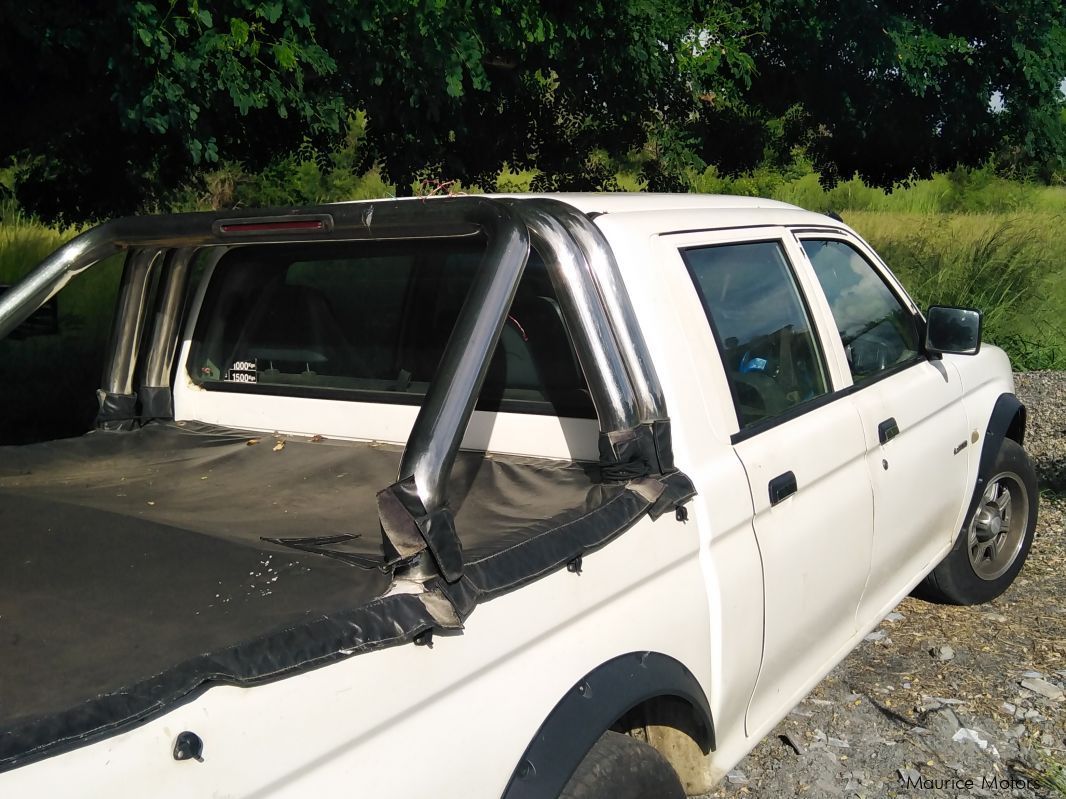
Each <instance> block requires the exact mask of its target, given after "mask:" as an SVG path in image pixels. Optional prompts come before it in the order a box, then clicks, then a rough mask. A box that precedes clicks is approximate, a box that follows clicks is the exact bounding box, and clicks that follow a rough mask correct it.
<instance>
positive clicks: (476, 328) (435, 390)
mask: <svg viewBox="0 0 1066 799" xmlns="http://www.w3.org/2000/svg"><path fill="white" fill-rule="evenodd" d="M461 199H470V200H473V199H474V198H461ZM473 210H474V213H472V214H470V216H469V218H470V219H471V221H476V222H477V223H479V224H480V225H481V226H482V228H483V229H484V230H486V231H487V232H488V233H489V245H488V250H487V251H486V252H485V255H484V256H483V258H482V261H481V266H480V267H479V268H478V271H477V274H476V275H475V277H474V283H473V285H471V287H470V289H469V292H468V293H467V295H466V299H465V300H464V302H463V307H462V309H461V310H460V311H459V318H458V319H457V320H456V322H455V327H454V328H453V329H452V332H451V335H450V336H449V337H448V343H447V344H446V345H445V347H444V354H443V355H442V356H441V361H440V365H439V366H438V367H437V374H436V376H435V377H434V379H433V380H432V381H431V383H430V386H429V391H428V392H427V394H426V398H425V400H424V401H423V402H422V407H421V408H420V409H419V411H418V416H417V417H416V418H415V424H414V427H413V428H412V429H411V434H410V436H408V438H407V445H406V446H405V447H404V451H403V456H402V458H401V459H400V472H399V475H398V478H397V479H398V481H403V480H405V479H407V478H408V477H413V478H414V480H415V486H416V487H417V490H418V496H419V499H421V500H422V504H423V505H424V506H425V508H426V510H427V511H430V512H432V511H434V510H435V509H437V508H440V507H443V506H444V505H445V503H446V500H447V496H446V495H447V488H446V487H447V482H448V476H449V474H451V470H452V464H453V463H454V462H455V456H456V455H457V454H458V452H459V444H460V443H461V442H462V439H463V435H464V433H465V432H466V428H467V424H468V423H469V421H470V415H471V413H473V411H474V404H475V403H476V402H477V398H478V395H479V394H480V393H481V386H482V384H483V383H484V382H485V375H486V374H487V373H488V370H489V361H490V360H491V358H492V351H493V350H494V349H495V348H496V344H497V342H498V341H499V340H500V333H501V332H502V331H503V326H504V324H505V323H506V321H507V314H508V312H509V311H510V308H511V301H512V300H513V299H514V295H515V291H516V290H517V289H518V281H519V280H520V279H521V277H522V272H523V271H524V270H525V268H526V261H527V260H528V259H529V234H528V233H527V232H526V229H525V226H524V225H522V224H521V223H520V222H519V220H518V218H517V217H516V216H515V214H514V213H513V212H512V211H511V209H510V208H508V207H507V206H506V205H504V204H503V203H500V202H496V201H492V200H482V201H481V202H480V203H477V204H476V205H474V206H473Z"/></svg>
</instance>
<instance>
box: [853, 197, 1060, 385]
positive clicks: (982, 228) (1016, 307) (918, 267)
mask: <svg viewBox="0 0 1066 799" xmlns="http://www.w3.org/2000/svg"><path fill="white" fill-rule="evenodd" d="M843 217H844V220H845V221H846V222H848V223H849V224H850V225H852V227H854V228H855V229H856V230H857V231H859V233H860V234H861V235H863V236H864V237H865V238H866V239H867V240H868V241H869V242H870V243H871V244H872V245H873V247H874V249H875V250H877V252H878V253H879V254H880V255H881V256H882V257H883V258H884V259H885V261H886V262H887V263H888V264H889V266H891V267H892V269H893V271H895V272H896V274H897V275H898V276H899V277H900V279H901V280H902V281H903V282H904V284H905V285H906V286H907V287H908V289H909V291H910V292H911V294H912V295H913V296H914V298H915V300H916V301H917V302H919V303H920V304H922V305H923V306H928V305H932V304H940V305H964V306H971V307H976V308H979V309H981V310H982V311H983V312H984V339H985V341H988V342H990V343H992V344H996V345H998V346H1000V347H1003V348H1004V349H1005V350H1006V351H1007V354H1008V355H1009V356H1010V358H1011V362H1012V363H1013V365H1014V368H1015V369H1018V370H1031V369H1066V242H1064V241H1063V239H1062V238H1061V236H1060V235H1059V231H1060V230H1061V229H1062V227H1063V224H1064V223H1066V213H1062V214H1053V213H1026V214H935V215H923V214H915V213H886V212H876V211H850V212H845V213H844V214H843Z"/></svg>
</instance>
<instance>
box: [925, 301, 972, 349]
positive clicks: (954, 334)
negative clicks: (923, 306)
mask: <svg viewBox="0 0 1066 799" xmlns="http://www.w3.org/2000/svg"><path fill="white" fill-rule="evenodd" d="M983 319H984V317H983V315H982V314H981V312H980V311H978V310H976V309H974V308H948V307H946V306H943V305H934V306H933V307H932V308H930V309H929V313H928V314H926V317H925V320H926V324H925V352H926V354H927V355H931V356H934V357H936V356H940V355H943V354H944V353H945V352H946V353H949V354H951V355H976V354H977V353H979V352H980V351H981V324H982V322H983Z"/></svg>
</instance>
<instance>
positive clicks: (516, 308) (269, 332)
mask: <svg viewBox="0 0 1066 799" xmlns="http://www.w3.org/2000/svg"><path fill="white" fill-rule="evenodd" d="M484 249H485V247H484V243H483V242H482V241H479V240H476V239H472V240H461V241H460V240H419V241H400V242H385V243H376V242H375V243H366V242H361V243H358V244H345V245H336V244H328V245H306V244H304V245H293V246H278V245H274V246H264V247H244V248H239V249H235V250H234V251H233V252H231V253H229V254H228V255H226V256H225V257H224V258H223V259H222V260H221V261H220V262H219V264H218V266H217V267H216V268H215V271H214V274H213V275H212V277H211V283H210V285H209V286H208V290H207V294H206V296H205V300H204V306H203V310H202V312H201V314H200V319H199V322H198V325H197V329H196V332H195V336H194V342H193V347H192V350H191V353H190V358H189V361H188V369H189V375H190V377H191V378H192V379H193V381H194V382H196V383H197V384H198V385H200V386H202V387H203V388H205V389H208V390H218V391H237V392H246V393H254V394H281V395H287V396H305V397H321V398H330V399H349V400H355V401H364V402H387V403H388V402H394V403H403V404H419V403H421V401H422V399H423V397H424V396H425V394H426V391H427V390H428V387H429V385H430V383H431V382H432V380H433V379H434V377H435V375H436V372H437V366H438V365H439V363H440V359H441V356H442V354H443V352H444V347H445V344H446V343H447V341H448V338H449V336H450V334H451V331H452V328H453V327H454V326H455V321H456V319H457V318H458V316H459V310H460V308H461V307H462V304H463V300H464V299H465V297H466V294H467V291H468V289H469V288H470V285H471V283H472V282H473V279H474V275H475V272H476V270H477V268H478V266H479V264H480V261H481V258H482V256H483V254H484ZM477 407H478V408H479V409H481V410H502V411H509V412H518V413H542V414H554V415H559V416H570V417H578V418H594V417H595V411H594V408H593V406H592V402H591V399H590V397H589V393H588V390H587V387H586V383H585V379H584V376H583V375H582V373H581V370H580V368H579V367H578V365H577V360H576V358H575V357H574V353H573V349H572V348H571V346H570V342H569V337H568V336H567V332H566V327H565V326H564V324H563V319H562V315H561V314H560V311H559V303H558V301H557V299H556V297H555V292H554V290H553V289H552V286H551V282H550V281H549V279H548V275H547V272H546V270H545V268H544V264H543V262H542V261H541V260H540V258H539V257H538V256H537V255H536V254H535V253H533V254H531V256H530V260H529V264H528V266H527V267H526V272H525V274H524V275H523V278H522V281H521V284H520V285H519V288H518V292H517V294H516V297H515V300H514V303H513V304H512V307H511V311H510V314H509V315H508V319H507V324H506V325H505V326H504V330H503V333H502V334H501V338H500V344H499V346H498V347H497V348H496V351H495V353H494V354H493V357H492V360H491V362H490V366H489V373H488V376H487V378H486V381H485V386H484V388H483V390H482V392H481V396H480V398H479V401H478V406H477Z"/></svg>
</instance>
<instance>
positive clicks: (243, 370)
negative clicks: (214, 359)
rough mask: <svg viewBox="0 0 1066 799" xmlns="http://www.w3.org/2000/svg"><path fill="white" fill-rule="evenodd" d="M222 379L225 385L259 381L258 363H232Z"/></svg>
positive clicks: (254, 361) (253, 361)
mask: <svg viewBox="0 0 1066 799" xmlns="http://www.w3.org/2000/svg"><path fill="white" fill-rule="evenodd" d="M224 379H225V382H227V383H255V382H256V381H258V379H259V364H258V361H257V360H256V359H254V358H253V359H252V360H250V361H234V362H233V366H231V367H230V369H229V371H228V372H226V377H225V378H224Z"/></svg>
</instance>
